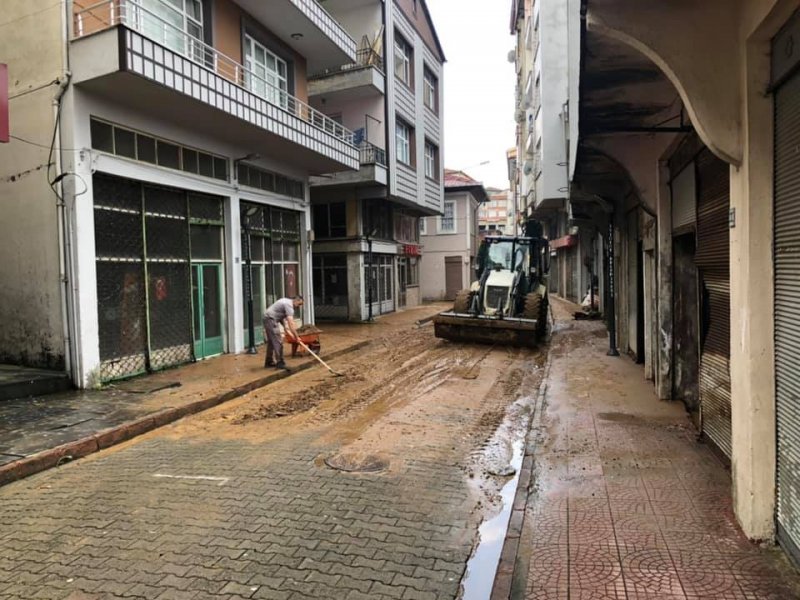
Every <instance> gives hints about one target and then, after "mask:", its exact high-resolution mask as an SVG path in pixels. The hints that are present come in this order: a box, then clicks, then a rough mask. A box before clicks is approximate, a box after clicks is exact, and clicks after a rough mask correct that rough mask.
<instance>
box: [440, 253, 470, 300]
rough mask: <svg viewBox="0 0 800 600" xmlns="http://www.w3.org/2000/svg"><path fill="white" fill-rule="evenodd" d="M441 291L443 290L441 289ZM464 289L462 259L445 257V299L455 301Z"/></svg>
mask: <svg viewBox="0 0 800 600" xmlns="http://www.w3.org/2000/svg"><path fill="white" fill-rule="evenodd" d="M439 289H441V288H439ZM462 289H464V280H463V277H462V268H461V257H460V256H445V257H444V299H445V300H455V298H456V294H457V293H458V292H460V291H461V290H462Z"/></svg>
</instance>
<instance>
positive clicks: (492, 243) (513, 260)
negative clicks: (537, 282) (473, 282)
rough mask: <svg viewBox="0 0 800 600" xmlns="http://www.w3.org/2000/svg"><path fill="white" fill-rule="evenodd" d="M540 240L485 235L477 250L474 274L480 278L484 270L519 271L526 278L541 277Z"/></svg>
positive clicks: (542, 269) (542, 267)
mask: <svg viewBox="0 0 800 600" xmlns="http://www.w3.org/2000/svg"><path fill="white" fill-rule="evenodd" d="M541 243H542V240H536V239H531V238H525V237H487V238H485V239H484V240H483V242H482V243H481V247H480V248H479V250H478V260H477V265H476V274H477V278H478V280H481V279H482V277H483V274H484V272H486V271H487V270H490V271H491V270H494V271H511V272H518V271H519V272H521V273H522V274H523V275H525V276H526V277H527V278H534V279H535V278H538V277H541V275H542V273H543V271H544V265H543V262H542V258H541V257H542V252H541V247H540V246H541Z"/></svg>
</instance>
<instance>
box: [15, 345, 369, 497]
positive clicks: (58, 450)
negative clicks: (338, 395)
mask: <svg viewBox="0 0 800 600" xmlns="http://www.w3.org/2000/svg"><path fill="white" fill-rule="evenodd" d="M369 343H370V341H369V340H364V341H361V342H357V343H355V344H352V345H350V346H347V347H345V348H342V349H341V350H337V351H335V352H332V353H330V354H329V355H328V356H327V358H328V359H331V358H336V357H339V356H342V355H343V354H348V353H350V352H354V351H356V350H359V349H361V348H363V347H364V346H366V345H368V344H369ZM316 364H317V363H316V362H315V361H313V360H310V361H309V362H307V363H304V364H302V365H298V366H297V367H295V368H294V369H293V370H292V371H291V372H278V373H272V374H270V375H267V376H266V377H260V378H259V379H255V380H253V381H250V382H248V383H245V384H243V385H239V386H237V387H235V388H233V389H231V390H228V391H226V392H222V393H220V394H217V395H215V396H211V397H209V398H202V399H200V400H196V401H194V402H189V403H187V404H184V405H181V406H176V407H172V408H165V409H163V410H160V411H157V412H155V413H151V414H149V415H145V416H143V417H140V418H138V419H134V420H133V421H128V422H126V423H120V424H119V425H117V426H115V427H111V428H109V429H104V430H102V431H98V432H97V433H94V434H92V435H89V436H86V437H84V438H81V439H79V440H75V441H74V442H68V443H66V444H62V445H60V446H56V447H55V448H49V449H47V450H43V451H41V452H37V453H36V454H32V455H30V456H26V457H25V458H21V459H19V460H16V461H14V462H11V463H8V464H6V465H3V466H2V467H0V486H4V485H6V484H9V483H12V482H14V481H18V480H20V479H24V478H25V477H28V476H30V475H35V474H36V473H40V472H42V471H46V470H47V469H51V468H53V467H58V466H61V465H62V464H64V463H65V462H71V461H73V460H76V459H78V458H83V457H85V456H89V455H90V454H94V453H95V452H99V451H100V450H105V449H106V448H110V447H111V446H114V445H116V444H121V443H122V442H126V441H128V440H131V439H133V438H135V437H138V436H140V435H142V434H144V433H147V432H149V431H153V430H154V429H158V428H160V427H163V426H164V425H168V424H170V423H173V422H175V421H177V420H179V419H182V418H183V417H186V416H189V415H193V414H197V413H199V412H203V411H205V410H208V409H209V408H213V407H215V406H218V405H220V404H223V403H225V402H228V401H230V400H233V399H234V398H239V397H241V396H244V395H245V394H248V393H249V392H252V391H254V390H257V389H259V388H262V387H266V386H268V385H269V384H271V383H275V382H276V381H279V380H281V379H285V378H287V377H291V376H292V374H294V373H299V372H300V371H305V370H306V369H310V368H311V367H313V366H315V365H316Z"/></svg>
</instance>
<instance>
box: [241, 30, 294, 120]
mask: <svg viewBox="0 0 800 600" xmlns="http://www.w3.org/2000/svg"><path fill="white" fill-rule="evenodd" d="M244 66H245V67H246V68H247V75H246V83H247V88H248V89H249V90H250V91H252V92H255V93H256V94H258V95H259V96H261V97H262V98H266V99H267V101H269V102H271V103H272V104H277V105H278V106H282V107H283V108H286V107H287V106H288V104H289V96H288V90H289V83H288V81H289V80H288V68H287V66H286V61H285V60H283V59H281V58H279V57H278V56H276V55H275V54H273V53H272V52H270V51H269V50H267V48H266V47H265V46H263V45H262V44H259V43H258V42H257V41H256V40H254V39H253V38H252V37H250V36H249V35H245V36H244Z"/></svg>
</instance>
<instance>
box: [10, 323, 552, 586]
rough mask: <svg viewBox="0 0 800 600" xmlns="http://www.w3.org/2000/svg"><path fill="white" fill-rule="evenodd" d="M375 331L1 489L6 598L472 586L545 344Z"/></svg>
mask: <svg viewBox="0 0 800 600" xmlns="http://www.w3.org/2000/svg"><path fill="white" fill-rule="evenodd" d="M375 332H376V334H374V336H373V337H372V341H371V343H370V344H369V345H368V346H367V347H366V348H363V349H361V350H360V351H358V353H354V354H350V355H347V356H345V357H341V358H338V359H334V360H333V361H332V362H331V366H332V367H333V368H334V369H335V370H336V371H338V372H340V373H341V374H342V376H341V377H334V376H332V375H331V374H329V373H328V372H327V371H325V370H324V369H322V368H321V367H320V368H313V369H309V370H306V371H303V372H299V373H296V374H294V375H293V376H291V377H289V378H287V379H284V380H281V381H278V382H276V383H274V384H271V385H269V386H267V387H265V388H262V389H260V390H257V391H255V392H252V393H250V394H248V395H246V396H244V397H242V398H239V399H237V400H234V401H231V402H229V403H226V404H223V405H221V406H218V407H217V408H215V409H213V410H210V411H207V412H205V413H201V414H199V415H196V416H194V417H190V418H186V419H184V420H182V421H179V422H177V423H175V424H173V425H171V426H168V427H165V428H162V429H160V430H158V431H155V432H152V433H150V434H147V435H145V436H143V437H140V438H137V439H136V440H133V441H131V442H128V443H126V444H123V445H121V446H117V447H116V448H113V449H111V450H108V451H105V452H102V453H99V454H96V455H93V456H92V457H89V458H87V459H84V460H81V461H77V462H75V463H72V464H68V465H65V466H63V467H60V468H59V469H57V470H52V471H49V472H45V473H42V474H40V475H37V476H34V477H32V478H29V479H28V480H25V481H22V482H19V483H16V484H12V485H9V486H6V487H5V488H0V505H2V510H1V511H0V542H2V543H1V544H0V546H1V547H2V548H1V549H0V582H3V583H0V596H2V597H4V598H5V597H8V598H12V597H19V598H31V597H48V598H50V597H52V598H66V597H73V598H105V597H112V596H117V597H126V598H127V597H142V598H172V597H180V598H204V597H225V598H235V597H249V598H378V599H380V598H457V597H459V596H460V595H461V594H462V590H461V585H462V580H463V579H464V577H465V574H466V571H467V563H468V561H469V559H470V556H471V555H472V553H473V550H474V548H475V547H476V544H477V542H478V538H479V535H478V530H479V527H480V525H481V523H483V522H485V521H486V520H487V519H490V518H491V517H492V516H495V515H498V514H499V513H501V509H502V508H503V502H502V501H501V491H502V490H503V487H504V486H507V485H508V484H509V482H513V478H514V475H515V469H514V468H513V467H510V465H511V464H512V463H513V462H514V450H515V445H516V446H517V448H518V447H519V441H520V440H521V439H522V437H523V436H524V434H525V432H526V431H527V426H528V422H529V416H530V412H531V410H532V407H533V398H534V397H535V396H536V393H537V390H538V387H539V384H540V380H541V377H542V372H543V365H544V360H545V355H544V352H543V351H533V350H529V349H519V348H514V349H512V348H505V347H491V346H479V345H467V344H454V343H449V342H444V341H441V340H437V339H436V338H434V336H433V329H432V327H431V326H430V325H426V326H421V327H418V326H417V325H415V324H414V323H413V322H405V323H400V324H399V325H398V326H396V327H393V328H383V329H381V328H379V327H376V328H375ZM489 562H490V563H491V561H489ZM477 564H480V563H476V565H477ZM475 568H478V567H477V566H476V567H473V570H474V569H475ZM480 568H481V569H483V568H484V566H481V567H480ZM492 575H493V573H491V574H487V577H488V578H491V576H492ZM475 579H476V577H475V573H473V574H472V580H473V581H474V580H475Z"/></svg>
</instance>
